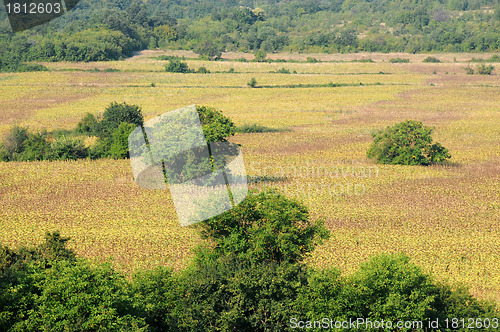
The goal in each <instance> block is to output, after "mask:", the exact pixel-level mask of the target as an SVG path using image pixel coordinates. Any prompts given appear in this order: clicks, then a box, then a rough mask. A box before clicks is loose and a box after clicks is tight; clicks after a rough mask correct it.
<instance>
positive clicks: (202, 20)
mask: <svg viewBox="0 0 500 332" xmlns="http://www.w3.org/2000/svg"><path fill="white" fill-rule="evenodd" d="M499 8H500V4H499V3H497V2H496V0H442V1H430V0H424V1H395V0H383V1H352V0H347V1H343V0H330V1H326V0H321V1H313V0H308V1H264V2H254V1H240V2H238V1H232V0H217V1H208V0H199V1H195V0H178V1H162V0H150V1H147V2H142V1H137V0H135V1H129V0H127V1H121V0H107V1H96V0H82V1H80V2H79V3H78V5H77V6H76V8H75V9H74V10H72V11H71V12H69V13H67V14H66V15H63V16H62V17H60V18H57V19H55V20H54V21H52V22H49V23H47V24H44V25H41V26H38V27H36V28H33V29H30V30H27V31H24V32H21V33H16V34H13V33H12V32H11V30H10V26H9V22H8V20H7V15H6V12H5V8H4V7H3V6H0V22H1V23H0V70H3V71H12V70H16V68H17V65H16V64H17V63H20V62H22V61H60V60H68V61H101V60H117V59H120V58H124V57H127V56H129V55H130V54H131V52H132V51H135V50H139V49H147V48H149V49H154V48H157V47H160V48H167V49H190V50H195V51H196V52H197V53H199V54H202V55H206V56H207V57H209V58H216V57H217V56H218V55H219V54H220V52H221V51H242V52H249V51H255V50H262V51H264V52H267V53H271V52H276V51H302V52H326V53H337V52H342V53H344V52H359V51H367V52H410V53H415V52H485V51H496V50H498V49H499V48H500V10H499Z"/></svg>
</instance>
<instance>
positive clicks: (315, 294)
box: [297, 254, 498, 331]
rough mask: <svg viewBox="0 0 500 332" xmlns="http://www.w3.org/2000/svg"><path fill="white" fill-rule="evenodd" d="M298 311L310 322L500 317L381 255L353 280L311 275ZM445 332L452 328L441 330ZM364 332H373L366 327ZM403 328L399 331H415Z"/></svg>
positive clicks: (403, 259)
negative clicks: (324, 320)
mask: <svg viewBox="0 0 500 332" xmlns="http://www.w3.org/2000/svg"><path fill="white" fill-rule="evenodd" d="M297 307H298V308H299V309H300V311H301V312H304V313H306V316H307V318H308V319H309V320H315V319H318V317H328V318H331V319H333V320H334V321H345V320H347V321H348V320H349V319H352V320H356V318H358V317H362V318H364V319H365V320H370V321H372V322H373V321H381V320H384V321H392V322H396V321H416V320H421V321H422V322H423V324H426V323H427V322H428V321H429V320H435V319H439V321H440V322H444V320H445V319H447V318H448V319H450V320H451V319H452V318H459V319H460V318H468V317H482V318H493V317H498V312H495V307H494V305H492V304H488V303H485V302H482V301H478V300H476V299H474V298H473V297H472V296H471V295H470V294H469V293H468V291H466V290H464V289H462V288H460V289H457V290H452V289H451V288H450V287H449V286H446V285H442V284H440V283H437V282H436V281H435V280H434V279H433V278H432V277H431V276H429V275H428V274H426V273H424V272H423V271H422V270H421V269H420V268H419V267H418V266H416V265H415V264H414V263H412V262H411V261H410V259H409V257H407V256H406V255H404V254H380V255H377V256H373V257H371V258H370V259H369V261H368V262H366V263H363V264H361V265H360V267H359V269H358V270H357V271H356V272H355V273H354V274H352V275H350V276H347V277H341V276H340V272H339V271H337V270H319V271H311V272H310V274H309V276H308V284H307V286H306V287H304V288H303V289H302V291H301V293H300V295H299V296H298V299H297ZM423 327H424V329H425V325H424V326H423ZM440 327H441V330H442V331H451V330H453V329H451V328H448V329H446V328H444V326H443V325H441V326H440ZM360 330H362V331H370V330H372V329H370V326H369V325H368V328H367V326H366V325H363V326H361V327H360ZM415 330H418V329H417V328H403V329H400V330H399V331H415Z"/></svg>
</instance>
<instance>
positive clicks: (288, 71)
mask: <svg viewBox="0 0 500 332" xmlns="http://www.w3.org/2000/svg"><path fill="white" fill-rule="evenodd" d="M276 73H278V74H290V70H288V69H286V68H285V67H283V68H281V69H278V70H277V71H276Z"/></svg>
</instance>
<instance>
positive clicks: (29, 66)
mask: <svg viewBox="0 0 500 332" xmlns="http://www.w3.org/2000/svg"><path fill="white" fill-rule="evenodd" d="M48 70H49V69H48V68H47V67H45V66H44V65H40V64H35V63H21V64H19V66H18V67H17V71H18V72H32V71H48Z"/></svg>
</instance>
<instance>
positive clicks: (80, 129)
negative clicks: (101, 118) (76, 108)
mask: <svg viewBox="0 0 500 332" xmlns="http://www.w3.org/2000/svg"><path fill="white" fill-rule="evenodd" d="M76 132H77V133H80V134H87V135H89V136H95V135H96V134H98V132H99V122H98V120H97V118H96V117H95V116H94V115H93V114H92V113H87V114H86V115H85V116H84V117H83V119H82V120H81V121H80V122H78V124H77V126H76Z"/></svg>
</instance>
